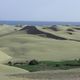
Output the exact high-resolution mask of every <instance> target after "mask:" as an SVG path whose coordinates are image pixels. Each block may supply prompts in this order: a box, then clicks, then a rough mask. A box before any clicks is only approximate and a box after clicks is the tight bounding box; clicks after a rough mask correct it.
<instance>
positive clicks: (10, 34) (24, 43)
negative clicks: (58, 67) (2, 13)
mask: <svg viewBox="0 0 80 80" xmlns="http://www.w3.org/2000/svg"><path fill="white" fill-rule="evenodd" d="M59 28H60V31H52V30H50V29H43V27H37V29H38V30H41V31H44V32H48V33H50V34H55V35H57V36H61V37H65V38H68V39H76V40H80V36H79V35H80V31H79V30H76V29H74V30H75V32H73V35H70V34H67V33H66V30H67V28H68V27H66V26H65V27H63V26H60V27H59ZM15 29H16V30H15ZM19 29H20V28H18V27H12V26H10V25H0V72H1V73H0V74H1V75H3V76H4V74H2V73H7V74H9V75H10V74H11V73H13V74H15V73H16V74H19V73H23V74H22V76H23V75H24V76H23V77H24V78H23V77H21V76H20V77H14V76H13V77H7V76H4V77H2V80H5V79H7V80H11V79H12V80H19V79H21V80H27V78H30V77H28V76H32V75H33V76H32V78H30V79H33V80H35V78H34V75H36V74H37V72H36V73H29V74H28V73H27V71H25V70H23V69H20V68H16V67H12V66H6V65H4V64H2V63H4V62H6V61H7V60H9V59H10V60H13V61H16V60H17V61H25V60H32V59H36V60H38V61H63V60H74V59H79V58H80V42H77V41H71V40H56V39H51V38H47V37H40V36H38V35H31V34H27V33H26V32H25V31H18V30H19ZM18 71H19V72H18ZM17 72H18V73H17ZM25 74H26V75H27V76H25ZM43 74H44V75H46V76H47V75H48V74H49V73H45V72H41V73H39V74H37V76H39V75H41V76H42V75H43ZM51 74H52V76H53V75H54V74H55V73H54V71H53V72H51ZM51 74H50V75H51ZM59 74H60V73H58V78H57V77H53V78H55V79H54V80H60V77H61V80H64V78H67V76H69V74H70V77H69V79H68V80H72V79H73V78H74V79H73V80H76V79H77V80H79V79H80V78H79V75H78V76H77V74H79V72H74V69H73V70H71V72H69V70H68V72H67V71H64V72H63V73H62V74H61V75H60V76H59ZM1 75H0V78H1ZM71 75H72V76H71ZM41 76H40V77H41ZM55 76H56V75H55ZM73 76H77V77H76V78H75V77H73ZM42 77H43V76H42ZM63 77H64V78H63ZM37 78H38V77H37ZM44 78H45V77H44ZM49 78H50V77H49ZM42 79H43V78H42ZM45 79H46V78H45ZM28 80H29V79H28ZM37 80H38V79H37ZM39 80H40V79H39ZM43 80H44V79H43ZM47 80H48V79H47ZM49 80H50V79H49ZM65 80H67V79H65Z"/></svg>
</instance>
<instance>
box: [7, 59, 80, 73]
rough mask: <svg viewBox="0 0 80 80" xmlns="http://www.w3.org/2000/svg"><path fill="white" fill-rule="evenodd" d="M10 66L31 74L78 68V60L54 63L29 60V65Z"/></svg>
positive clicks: (79, 64)
mask: <svg viewBox="0 0 80 80" xmlns="http://www.w3.org/2000/svg"><path fill="white" fill-rule="evenodd" d="M8 65H10V64H8ZM10 66H11V65H10ZM12 66H15V67H19V68H22V69H25V70H29V71H31V72H35V71H44V70H68V69H72V68H80V59H79V60H67V61H57V62H54V61H39V62H38V61H36V60H31V61H30V62H29V63H23V64H22V63H19V64H13V65H12Z"/></svg>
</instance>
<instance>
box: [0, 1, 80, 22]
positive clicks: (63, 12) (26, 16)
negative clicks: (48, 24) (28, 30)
mask: <svg viewBox="0 0 80 80" xmlns="http://www.w3.org/2000/svg"><path fill="white" fill-rule="evenodd" d="M0 3H1V4H0V21H1V20H8V21H10V20H11V21H55V22H80V10H79V8H80V0H0Z"/></svg>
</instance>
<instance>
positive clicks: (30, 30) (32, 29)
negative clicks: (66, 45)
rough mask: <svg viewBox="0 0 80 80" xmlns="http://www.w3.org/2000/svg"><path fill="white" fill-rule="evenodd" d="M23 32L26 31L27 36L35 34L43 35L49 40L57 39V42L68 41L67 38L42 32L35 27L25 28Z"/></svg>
mask: <svg viewBox="0 0 80 80" xmlns="http://www.w3.org/2000/svg"><path fill="white" fill-rule="evenodd" d="M23 30H24V31H26V33H27V34H33V35H40V34H41V35H42V34H43V35H46V37H48V38H53V39H57V40H67V39H66V38H63V37H59V36H56V35H54V34H50V33H47V32H43V31H40V30H38V29H37V28H36V27H35V26H25V27H24V28H22V29H21V30H20V31H23Z"/></svg>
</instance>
